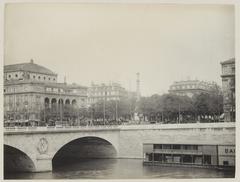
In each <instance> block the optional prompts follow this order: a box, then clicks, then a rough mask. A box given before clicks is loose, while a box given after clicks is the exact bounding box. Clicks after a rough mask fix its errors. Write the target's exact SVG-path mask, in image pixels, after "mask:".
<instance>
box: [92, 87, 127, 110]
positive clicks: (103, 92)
mask: <svg viewBox="0 0 240 182" xmlns="http://www.w3.org/2000/svg"><path fill="white" fill-rule="evenodd" d="M127 96H128V93H127V91H126V89H125V88H123V87H122V86H121V85H120V84H118V83H110V84H104V83H103V84H93V83H92V84H91V86H90V87H89V88H88V106H90V105H91V104H94V103H96V102H98V101H101V100H104V99H105V100H106V101H109V100H120V99H122V98H124V97H127Z"/></svg>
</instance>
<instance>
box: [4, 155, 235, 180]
mask: <svg viewBox="0 0 240 182" xmlns="http://www.w3.org/2000/svg"><path fill="white" fill-rule="evenodd" d="M4 177H5V179H137V178H139V179H140V178H142V179H143V178H145V179H146V178H150V179H151V178H231V177H234V171H220V170H216V169H204V168H186V167H181V168H180V167H164V166H143V165H142V160H141V159H86V160H81V161H78V162H75V163H73V162H72V161H71V162H68V163H64V165H61V166H60V165H59V166H56V167H55V168H54V170H53V171H52V172H45V173H14V174H13V173H5V176H4Z"/></svg>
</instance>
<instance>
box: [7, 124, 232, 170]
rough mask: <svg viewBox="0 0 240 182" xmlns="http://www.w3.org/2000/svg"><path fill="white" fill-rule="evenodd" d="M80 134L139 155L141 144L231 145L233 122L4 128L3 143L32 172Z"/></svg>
mask: <svg viewBox="0 0 240 182" xmlns="http://www.w3.org/2000/svg"><path fill="white" fill-rule="evenodd" d="M83 137H97V138H100V139H103V140H106V141H108V142H109V143H110V144H112V145H113V147H114V148H115V150H116V153H117V156H116V157H117V158H142V157H143V144H144V143H153V144H154V143H156V144H157V143H161V144H199V145H201V144H203V145H235V123H209V124H207V123H204V124H203V123H197V124H171V125H170V124H168V125H160V124H159V125H158V124H154V125H122V126H111V127H107V126H103V127H79V128H78V127H74V128H73V127H70V128H43V127H42V128H35V129H34V128H25V129H20V128H19V129H5V131H4V144H5V145H8V146H11V147H14V148H16V149H19V150H20V151H22V152H24V153H25V154H26V155H27V156H28V157H29V158H30V159H31V160H32V162H33V163H34V166H35V168H34V169H32V171H36V172H41V171H51V170H52V159H53V157H54V155H55V154H56V153H57V152H58V151H59V150H60V149H61V148H62V147H63V146H65V145H66V144H67V143H69V142H71V141H73V140H75V139H79V138H83Z"/></svg>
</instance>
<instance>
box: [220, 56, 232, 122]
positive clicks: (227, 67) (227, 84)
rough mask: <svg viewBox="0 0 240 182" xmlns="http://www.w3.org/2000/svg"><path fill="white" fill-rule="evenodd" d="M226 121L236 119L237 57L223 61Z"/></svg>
mask: <svg viewBox="0 0 240 182" xmlns="http://www.w3.org/2000/svg"><path fill="white" fill-rule="evenodd" d="M221 65H222V75H221V77H222V88H223V110H224V119H225V121H235V58H232V59H229V60H227V61H224V62H221Z"/></svg>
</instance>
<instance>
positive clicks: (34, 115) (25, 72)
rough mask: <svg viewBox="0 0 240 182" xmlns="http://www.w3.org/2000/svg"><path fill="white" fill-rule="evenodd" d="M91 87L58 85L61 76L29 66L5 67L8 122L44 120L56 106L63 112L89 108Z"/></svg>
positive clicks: (5, 96) (5, 113)
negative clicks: (42, 116) (88, 90)
mask: <svg viewBox="0 0 240 182" xmlns="http://www.w3.org/2000/svg"><path fill="white" fill-rule="evenodd" d="M86 104H87V88H86V87H83V86H79V85H76V84H66V83H58V82H57V74H56V73H54V72H52V71H51V70H49V69H47V68H45V67H43V66H40V65H38V64H35V63H34V62H33V60H31V62H29V63H21V64H13V65H5V66H4V117H5V119H40V118H41V116H40V113H41V112H43V111H45V110H46V109H48V108H53V107H55V109H56V113H61V110H62V108H63V107H64V106H73V107H74V108H80V107H86Z"/></svg>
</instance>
